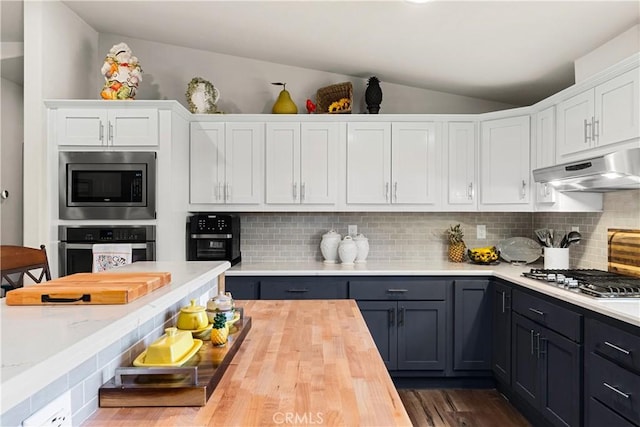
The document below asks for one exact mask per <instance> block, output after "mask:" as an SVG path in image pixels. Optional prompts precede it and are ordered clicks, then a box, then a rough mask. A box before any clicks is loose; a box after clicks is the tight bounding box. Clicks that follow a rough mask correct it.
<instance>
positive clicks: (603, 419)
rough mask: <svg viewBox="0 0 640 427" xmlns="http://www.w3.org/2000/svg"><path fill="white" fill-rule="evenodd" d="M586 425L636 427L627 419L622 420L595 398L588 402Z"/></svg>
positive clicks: (594, 426) (592, 426)
mask: <svg viewBox="0 0 640 427" xmlns="http://www.w3.org/2000/svg"><path fill="white" fill-rule="evenodd" d="M585 425H586V426H587V427H602V426H616V427H636V426H635V425H634V424H631V423H630V422H629V421H627V420H626V419H625V418H622V417H621V416H620V415H618V414H617V413H615V412H613V411H612V410H611V409H609V408H607V407H606V406H604V405H603V404H602V403H600V402H598V401H597V400H596V399H594V398H593V397H590V398H588V400H587V414H586V416H585Z"/></svg>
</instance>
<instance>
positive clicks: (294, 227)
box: [241, 190, 640, 270]
mask: <svg viewBox="0 0 640 427" xmlns="http://www.w3.org/2000/svg"><path fill="white" fill-rule="evenodd" d="M241 217H242V242H241V247H242V259H243V261H245V262H274V261H289V262H290V261H294V262H295V261H300V262H304V261H322V254H321V253H320V241H321V240H322V235H323V234H324V233H326V232H327V231H328V230H331V229H334V230H336V231H337V232H339V233H340V234H342V235H343V236H344V235H345V234H347V229H348V226H349V225H357V226H358V232H359V233H363V234H364V235H365V236H366V237H367V238H368V239H369V246H370V251H369V257H368V259H370V260H377V261H425V260H426V261H429V260H446V259H447V242H446V239H445V235H444V231H445V230H446V229H447V228H448V227H449V226H450V225H455V224H458V223H460V224H461V225H462V228H463V230H464V233H465V237H464V240H465V243H466V244H467V247H469V248H472V247H477V246H487V245H492V244H496V243H498V242H499V241H500V240H503V239H506V238H509V237H515V236H523V237H528V238H531V239H534V240H535V237H534V234H533V230H535V229H537V228H543V227H544V228H553V229H555V230H560V231H561V232H567V231H570V230H571V227H572V226H577V227H579V228H580V233H581V234H582V237H583V241H582V242H580V244H579V245H573V246H572V247H571V258H570V267H572V268H598V269H603V270H606V269H607V229H608V228H638V229H640V190H629V191H617V192H611V193H605V195H604V211H603V212H596V213H555V212H554V213H546V212H537V213H528V212H523V213H519V212H462V213H461V212H455V213H454V212H429V213H416V212H337V213H317V212H292V213H242V214H241ZM481 224H482V225H486V227H487V238H486V239H483V240H479V239H477V238H476V226H477V225H481Z"/></svg>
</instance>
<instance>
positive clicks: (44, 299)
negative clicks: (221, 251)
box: [6, 272, 171, 305]
mask: <svg viewBox="0 0 640 427" xmlns="http://www.w3.org/2000/svg"><path fill="white" fill-rule="evenodd" d="M170 282H171V273H168V272H158V273H108V272H104V273H76V274H72V275H69V276H65V277H61V278H59V279H54V280H50V281H48V282H43V283H41V284H38V285H27V286H25V287H22V288H19V289H14V290H12V291H9V292H7V295H6V303H7V305H88V304H127V303H129V302H131V301H133V300H135V299H137V298H140V297H141V296H143V295H146V294H148V293H149V292H152V291H154V290H156V289H158V288H160V287H162V286H164V285H167V284H168V283H170Z"/></svg>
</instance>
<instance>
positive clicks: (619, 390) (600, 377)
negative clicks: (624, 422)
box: [586, 353, 640, 424]
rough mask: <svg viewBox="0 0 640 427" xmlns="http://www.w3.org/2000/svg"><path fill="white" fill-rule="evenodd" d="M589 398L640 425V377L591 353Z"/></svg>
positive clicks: (588, 380) (589, 355)
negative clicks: (639, 397)
mask: <svg viewBox="0 0 640 427" xmlns="http://www.w3.org/2000/svg"><path fill="white" fill-rule="evenodd" d="M587 357H588V358H589V361H588V366H587V372H586V375H587V378H588V379H587V397H594V398H596V399H598V400H599V401H601V402H602V403H604V404H605V405H606V406H608V407H609V408H611V409H613V410H614V411H615V412H617V413H619V414H621V415H623V416H625V417H626V418H628V419H629V420H631V421H633V422H634V423H636V424H640V399H638V396H640V376H639V375H636V374H633V373H631V372H629V371H627V370H626V369H624V368H621V367H620V366H618V365H616V364H615V363H613V362H610V361H608V360H606V359H604V358H602V357H600V356H598V355H597V354H593V353H589V354H588V355H587Z"/></svg>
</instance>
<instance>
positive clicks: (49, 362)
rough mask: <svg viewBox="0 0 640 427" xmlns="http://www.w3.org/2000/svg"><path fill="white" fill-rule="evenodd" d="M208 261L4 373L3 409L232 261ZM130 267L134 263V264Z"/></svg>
mask: <svg viewBox="0 0 640 427" xmlns="http://www.w3.org/2000/svg"><path fill="white" fill-rule="evenodd" d="M136 264H139V265H138V266H136V267H137V268H136V269H137V271H149V270H145V269H144V266H143V264H146V263H136ZM211 264H217V265H216V266H214V267H212V268H211V269H209V270H207V271H205V272H203V273H201V274H198V275H197V276H196V277H193V278H191V280H189V281H187V282H184V283H175V284H173V283H172V284H170V285H168V286H165V287H163V288H160V289H157V290H155V291H154V292H153V293H150V294H148V295H146V296H144V297H141V298H140V299H138V300H137V301H133V302H131V303H129V304H126V305H127V306H131V307H133V309H132V311H131V312H129V313H127V314H126V315H124V316H122V317H120V318H119V319H118V320H116V321H115V322H111V323H110V324H108V325H106V326H104V327H103V328H100V329H97V330H96V331H94V332H93V333H92V334H90V335H88V336H85V337H84V338H82V339H81V340H79V341H77V342H75V343H74V344H72V345H70V346H68V347H66V348H65V349H64V350H63V351H60V352H58V353H56V354H54V355H52V356H50V357H48V358H46V359H43V360H41V361H39V362H38V363H37V364H35V365H33V366H31V367H29V368H28V369H27V370H26V371H24V372H21V373H18V374H17V375H14V376H12V377H10V378H8V379H7V378H4V375H3V378H2V383H1V384H2V388H3V389H4V390H11V393H2V396H1V399H2V402H1V405H0V408H2V411H5V410H7V409H9V408H11V407H13V406H14V405H16V404H18V403H20V402H21V401H23V400H24V399H26V398H28V397H29V396H31V395H32V394H33V393H34V392H36V391H37V390H40V389H42V388H43V387H45V386H47V385H48V384H50V383H52V382H53V381H56V380H57V379H58V378H60V377H61V376H62V375H64V374H66V373H68V372H70V371H71V370H72V369H74V368H75V367H77V366H79V365H80V364H81V363H83V362H84V361H85V360H87V359H88V358H90V357H92V356H93V355H95V354H98V353H99V352H100V351H101V350H103V349H105V348H106V347H108V346H109V345H111V344H112V343H113V342H114V341H116V340H118V339H119V338H121V337H123V336H125V335H126V334H128V333H130V332H132V331H133V330H135V329H136V328H137V327H138V326H140V325H141V324H143V323H144V322H146V321H148V320H151V319H153V318H154V317H155V316H157V315H158V314H159V313H160V312H161V311H162V310H166V309H169V308H171V306H172V305H174V304H176V302H177V301H179V300H180V299H181V298H184V297H185V296H187V295H189V293H191V292H192V291H194V290H196V289H197V288H199V287H200V286H202V285H203V284H205V283H207V282H209V281H211V280H214V279H215V278H216V277H218V276H219V275H221V274H222V273H224V272H225V271H227V270H228V268H229V267H230V266H231V264H230V263H229V262H226V261H223V262H215V263H211ZM131 266H134V264H132V265H131ZM140 268H142V270H140ZM150 298H153V299H150ZM3 308H6V307H3ZM59 308H62V307H57V308H56V309H59ZM3 367H4V363H3ZM52 367H55V368H52Z"/></svg>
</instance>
